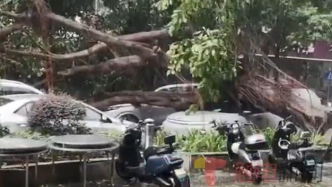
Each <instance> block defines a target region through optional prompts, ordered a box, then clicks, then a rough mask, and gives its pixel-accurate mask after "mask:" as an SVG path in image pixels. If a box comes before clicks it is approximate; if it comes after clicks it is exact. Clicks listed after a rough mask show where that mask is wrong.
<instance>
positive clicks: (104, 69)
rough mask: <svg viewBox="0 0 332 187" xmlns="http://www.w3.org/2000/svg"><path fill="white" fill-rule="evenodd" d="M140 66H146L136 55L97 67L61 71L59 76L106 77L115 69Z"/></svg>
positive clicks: (79, 67) (77, 67)
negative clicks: (92, 75)
mask: <svg viewBox="0 0 332 187" xmlns="http://www.w3.org/2000/svg"><path fill="white" fill-rule="evenodd" d="M139 65H144V63H143V59H142V58H141V57H139V56H136V55H135V56H127V57H120V58H115V59H112V60H108V61H106V62H104V63H101V64H97V65H85V66H74V67H72V68H71V69H67V70H64V71H59V72H58V75H62V76H73V75H77V74H82V73H85V74H96V73H98V75H104V74H108V73H110V72H111V71H113V70H115V69H120V68H125V67H128V66H132V67H133V66H139Z"/></svg>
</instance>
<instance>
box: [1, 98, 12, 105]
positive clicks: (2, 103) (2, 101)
mask: <svg viewBox="0 0 332 187" xmlns="http://www.w3.org/2000/svg"><path fill="white" fill-rule="evenodd" d="M12 101H13V100H11V99H7V98H0V106H4V105H6V104H8V103H10V102H12Z"/></svg>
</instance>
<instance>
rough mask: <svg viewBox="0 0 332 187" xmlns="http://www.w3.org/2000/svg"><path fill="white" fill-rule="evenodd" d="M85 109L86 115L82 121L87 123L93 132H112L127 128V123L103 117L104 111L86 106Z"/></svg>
mask: <svg viewBox="0 0 332 187" xmlns="http://www.w3.org/2000/svg"><path fill="white" fill-rule="evenodd" d="M85 109H86V115H85V117H84V118H83V121H82V122H83V123H85V125H86V126H87V127H89V128H91V130H92V132H94V133H100V132H110V131H119V132H122V131H123V130H124V129H125V125H122V124H119V123H115V122H111V121H107V120H105V119H103V114H102V113H100V112H98V111H96V110H94V109H92V108H89V107H86V108H85ZM105 117H106V116H105Z"/></svg>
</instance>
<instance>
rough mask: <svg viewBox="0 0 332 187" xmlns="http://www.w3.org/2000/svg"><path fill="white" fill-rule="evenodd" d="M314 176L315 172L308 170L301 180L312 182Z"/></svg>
mask: <svg viewBox="0 0 332 187" xmlns="http://www.w3.org/2000/svg"><path fill="white" fill-rule="evenodd" d="M313 178H314V174H313V173H310V172H308V171H305V172H303V173H302V175H301V182H306V183H311V182H312V179H313Z"/></svg>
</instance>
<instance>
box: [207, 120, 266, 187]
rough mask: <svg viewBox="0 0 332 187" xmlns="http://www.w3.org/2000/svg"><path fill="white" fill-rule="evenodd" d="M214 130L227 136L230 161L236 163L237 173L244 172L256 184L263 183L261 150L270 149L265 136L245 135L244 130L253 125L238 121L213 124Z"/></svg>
mask: <svg viewBox="0 0 332 187" xmlns="http://www.w3.org/2000/svg"><path fill="white" fill-rule="evenodd" d="M213 124H214V125H213V127H212V128H214V129H216V130H218V132H219V133H220V134H222V135H223V134H226V136H227V152H228V155H229V159H230V160H231V161H234V162H235V163H240V164H236V165H234V169H235V171H236V172H238V171H239V172H242V174H245V175H247V176H248V177H249V178H250V179H252V181H253V183H254V184H260V183H261V182H262V178H263V176H262V170H263V160H262V158H261V154H260V152H259V150H262V149H264V148H266V147H268V144H267V142H266V138H265V136H264V135H263V134H253V135H245V134H244V133H243V131H242V129H243V128H244V127H245V126H252V124H240V123H239V122H238V121H235V122H234V123H227V124H217V123H216V122H213Z"/></svg>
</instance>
